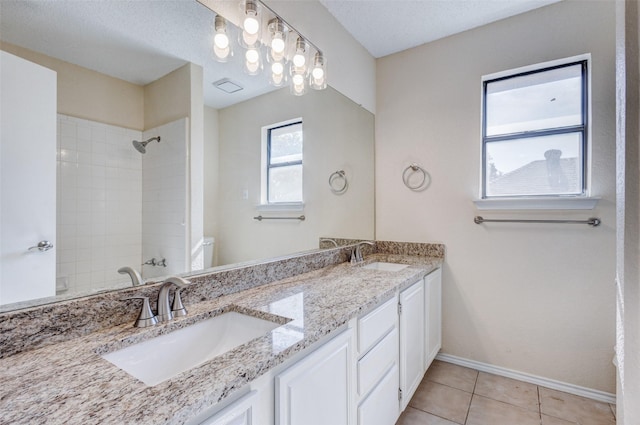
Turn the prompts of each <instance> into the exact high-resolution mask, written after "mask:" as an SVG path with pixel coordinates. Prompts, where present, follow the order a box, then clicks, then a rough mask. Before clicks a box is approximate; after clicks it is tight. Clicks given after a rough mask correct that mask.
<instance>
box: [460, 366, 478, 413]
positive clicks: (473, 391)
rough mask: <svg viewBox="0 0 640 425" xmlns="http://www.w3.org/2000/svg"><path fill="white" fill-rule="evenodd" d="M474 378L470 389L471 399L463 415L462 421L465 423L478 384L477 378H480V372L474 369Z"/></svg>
mask: <svg viewBox="0 0 640 425" xmlns="http://www.w3.org/2000/svg"><path fill="white" fill-rule="evenodd" d="M476 372H477V373H476V380H475V381H474V383H473V390H471V400H469V405H468V406H467V414H466V415H465V417H464V423H465V425H466V423H467V421H468V420H469V413H471V403H473V397H475V395H476V387H477V386H478V379H479V378H480V372H478V371H476Z"/></svg>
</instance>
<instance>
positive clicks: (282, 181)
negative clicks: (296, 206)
mask: <svg viewBox="0 0 640 425" xmlns="http://www.w3.org/2000/svg"><path fill="white" fill-rule="evenodd" d="M302 139H303V133H302V122H293V123H290V124H285V125H279V126H275V127H272V128H269V129H268V130H267V175H266V179H267V203H284V202H288V203H291V202H302V200H303V198H302V141H303V140H302Z"/></svg>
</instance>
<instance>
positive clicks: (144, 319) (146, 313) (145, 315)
mask: <svg viewBox="0 0 640 425" xmlns="http://www.w3.org/2000/svg"><path fill="white" fill-rule="evenodd" d="M125 300H142V308H141V309H140V314H138V318H137V319H136V321H135V323H134V324H133V326H135V327H136V328H146V327H147V326H153V325H157V324H158V318H157V317H156V316H155V314H153V311H152V310H151V305H150V304H149V297H129V298H124V299H123V301H125Z"/></svg>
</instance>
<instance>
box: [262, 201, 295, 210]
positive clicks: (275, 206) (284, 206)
mask: <svg viewBox="0 0 640 425" xmlns="http://www.w3.org/2000/svg"><path fill="white" fill-rule="evenodd" d="M256 210H258V211H260V212H270V211H273V212H278V211H280V212H285V211H292V212H304V202H291V203H284V202H283V203H281V204H260V205H256Z"/></svg>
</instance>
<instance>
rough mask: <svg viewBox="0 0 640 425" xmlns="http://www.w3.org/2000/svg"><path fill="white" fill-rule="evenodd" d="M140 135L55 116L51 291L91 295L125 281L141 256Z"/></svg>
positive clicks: (85, 121) (138, 262) (118, 128)
mask: <svg viewBox="0 0 640 425" xmlns="http://www.w3.org/2000/svg"><path fill="white" fill-rule="evenodd" d="M141 137H142V134H141V132H140V131H135V130H129V129H125V128H121V127H117V126H113V125H106V124H101V123H97V122H93V121H88V120H84V119H79V118H73V117H69V116H65V115H61V114H58V137H57V140H58V150H57V152H58V161H57V166H58V181H57V234H58V236H57V243H58V250H57V253H58V258H57V276H56V277H57V292H58V293H59V294H64V293H65V292H72V291H73V292H74V293H77V292H94V291H98V290H100V289H101V288H104V287H107V286H108V287H113V286H114V285H115V284H116V283H118V282H122V284H123V285H126V284H127V282H128V277H127V276H123V275H120V274H118V273H117V269H118V268H119V267H121V266H124V265H130V266H133V267H136V268H138V267H139V264H140V258H141V252H142V239H141V234H142V219H141V217H142V155H140V153H138V152H137V151H136V150H135V149H134V148H133V146H132V145H131V141H132V140H134V139H136V140H140V138H141Z"/></svg>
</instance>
